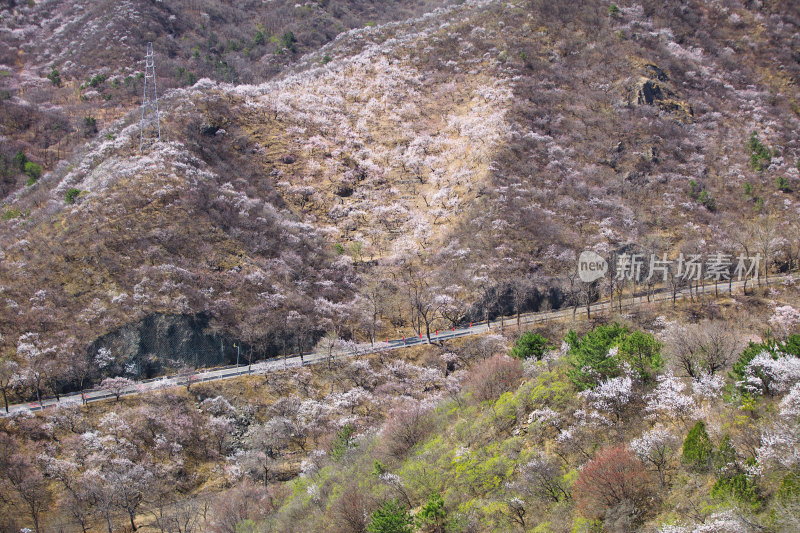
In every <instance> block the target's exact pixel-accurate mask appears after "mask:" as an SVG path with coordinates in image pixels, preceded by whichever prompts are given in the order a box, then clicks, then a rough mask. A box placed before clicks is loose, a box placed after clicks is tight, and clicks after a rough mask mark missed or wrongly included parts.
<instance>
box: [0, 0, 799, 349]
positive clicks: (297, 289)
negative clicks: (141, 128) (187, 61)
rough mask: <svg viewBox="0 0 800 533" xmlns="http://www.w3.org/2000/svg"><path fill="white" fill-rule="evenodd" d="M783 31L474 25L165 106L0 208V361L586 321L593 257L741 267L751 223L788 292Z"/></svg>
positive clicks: (343, 43)
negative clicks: (155, 329) (532, 318)
mask: <svg viewBox="0 0 800 533" xmlns="http://www.w3.org/2000/svg"><path fill="white" fill-rule="evenodd" d="M797 11H798V9H797V7H796V6H795V5H794V4H792V3H773V4H769V5H764V6H761V7H753V8H747V7H745V6H740V5H738V4H735V3H731V4H730V5H722V4H719V3H714V4H707V3H705V2H693V3H690V4H687V5H679V4H677V3H676V4H669V5H667V6H660V5H656V4H655V3H652V4H650V3H648V4H645V5H639V4H631V5H627V4H623V5H621V6H620V8H619V9H618V10H617V11H614V12H609V10H608V8H607V7H606V6H599V5H595V4H594V3H588V2H587V3H583V4H580V5H575V6H555V7H554V6H550V5H549V4H546V3H544V2H538V1H533V2H525V3H518V4H513V3H501V2H491V1H482V2H465V3H464V4H462V5H459V6H451V7H448V8H444V9H438V10H435V11H433V12H431V13H430V14H428V15H425V16H423V17H420V18H418V19H411V20H408V21H404V22H397V23H389V24H385V25H381V26H378V27H374V28H373V27H370V28H364V29H360V30H354V31H351V32H348V33H346V34H343V35H342V36H340V37H339V38H337V39H336V40H335V41H334V42H332V43H330V44H328V45H326V46H324V47H322V48H321V49H320V50H319V51H317V52H314V53H311V54H309V55H307V56H305V57H304V58H302V59H301V60H299V61H298V62H297V64H296V66H295V67H293V69H292V70H291V71H290V72H287V73H286V74H283V75H281V76H279V77H278V78H277V79H275V80H273V81H270V82H267V83H264V84H261V85H245V86H241V85H238V86H237V85H229V84H225V83H216V82H212V81H209V80H201V81H200V82H198V83H197V84H195V85H194V86H193V87H191V88H186V89H175V90H171V91H168V92H167V93H166V94H165V95H164V97H163V98H162V100H161V109H162V111H163V113H162V120H163V124H162V126H163V127H162V131H164V137H165V139H166V140H167V142H162V143H161V144H160V145H156V146H153V147H151V148H149V149H148V150H147V151H146V153H145V154H144V155H139V154H138V139H137V138H136V135H137V133H138V132H137V123H136V120H137V115H136V113H135V112H134V113H132V114H130V115H128V116H126V117H125V118H124V119H121V120H120V121H119V122H117V123H115V124H114V125H112V126H110V127H108V128H106V129H105V130H103V131H102V132H101V133H100V135H99V138H98V139H95V140H93V141H90V142H89V143H88V144H87V146H86V148H85V154H84V155H82V156H80V157H76V158H75V162H74V163H73V164H72V165H67V164H62V165H61V166H60V167H59V169H58V170H57V171H55V172H53V173H51V174H47V175H45V176H44V177H43V178H42V179H41V180H40V181H39V182H38V183H37V184H35V185H34V186H32V187H29V188H28V189H27V190H25V191H23V192H21V193H19V194H17V195H14V196H12V197H10V198H8V199H7V201H6V203H5V204H6V205H5V207H4V210H5V212H6V213H7V214H8V215H7V217H6V218H8V220H6V221H4V223H3V227H2V231H3V237H4V240H3V242H4V245H3V254H4V263H3V267H2V268H3V270H2V272H1V273H0V275H2V278H0V279H2V286H3V287H4V297H5V302H6V305H7V306H8V308H9V309H13V312H12V313H8V314H7V315H6V317H5V318H4V323H3V325H2V326H3V328H4V330H5V331H7V332H8V333H7V334H6V338H7V339H9V341H8V343H7V347H6V350H8V351H13V349H14V342H15V341H14V339H16V338H18V337H19V336H20V335H22V334H23V333H25V332H26V331H28V330H31V329H36V330H37V331H36V332H37V333H40V334H41V335H42V337H43V338H50V339H60V338H62V337H65V336H66V337H75V338H76V342H75V344H76V345H77V346H87V345H88V344H90V343H91V341H92V340H93V339H95V338H97V337H99V336H100V335H103V334H105V333H108V332H110V331H113V330H114V329H116V328H119V327H121V326H123V325H124V324H126V323H130V322H132V321H135V320H139V319H141V318H142V317H144V316H147V315H149V314H152V313H165V314H174V313H185V314H192V313H208V314H210V316H211V317H212V319H213V320H212V322H213V324H214V327H215V328H222V329H224V330H227V331H230V332H233V333H232V335H234V336H235V337H239V338H247V339H250V341H249V342H251V343H254V344H260V345H261V346H262V348H260V351H261V353H262V354H266V353H275V350H277V349H278V347H281V348H282V349H285V347H286V346H288V347H289V348H293V347H299V345H301V344H303V345H306V347H307V345H309V344H310V343H312V342H313V341H314V340H315V339H316V338H318V336H319V335H320V334H321V333H322V332H324V331H326V330H328V331H336V332H337V333H338V334H339V335H342V336H346V337H349V336H356V337H362V338H363V337H366V336H368V335H369V336H374V335H375V334H376V332H378V333H379V332H390V333H393V334H402V332H403V331H406V332H410V329H412V328H413V329H414V330H416V331H419V330H424V329H426V328H437V327H439V328H442V327H449V326H450V325H451V324H452V323H453V322H458V321H459V320H464V319H469V320H476V319H478V318H485V317H486V316H491V315H493V314H496V313H498V312H505V313H509V312H512V311H513V310H519V309H522V308H537V307H538V306H541V305H555V304H558V303H561V302H564V301H568V302H570V303H573V302H577V301H578V300H577V299H578V298H579V297H581V295H580V294H579V293H578V290H579V289H580V290H582V289H581V288H580V287H578V286H577V285H575V284H574V283H573V282H574V268H575V257H576V254H577V253H579V252H580V250H582V249H584V248H593V249H595V250H596V251H598V252H600V253H602V254H604V255H606V254H609V253H611V252H614V251H620V250H639V251H641V252H642V253H646V254H647V255H648V256H649V253H650V251H653V252H657V253H659V254H660V253H662V252H663V253H669V254H670V255H677V253H678V252H679V251H684V252H686V253H689V252H691V253H700V254H712V253H714V252H716V251H723V252H726V253H731V254H736V253H741V252H743V251H744V248H743V245H747V246H748V248H747V249H748V250H750V251H752V250H755V249H756V248H757V244H758V243H757V242H756V241H757V240H758V235H756V233H755V232H754V231H752V227H758V226H760V227H764V225H765V224H769V225H770V227H771V228H772V229H771V232H772V233H771V236H770V238H769V239H768V241H769V248H770V250H771V256H770V257H769V258H767V259H768V260H767V261H765V262H766V263H767V266H768V267H769V268H770V269H771V270H782V269H786V268H789V267H791V266H792V265H796V255H797V251H798V249H800V248H799V247H798V244H800V243H798V241H797V239H796V237H795V235H796V233H791V232H790V231H788V229H789V228H791V225H792V224H794V223H796V220H797V204H796V201H797V190H798V184H797V180H798V170H797V168H796V161H797V156H798V154H800V152H799V150H800V147H798V144H797V143H798V137H797V135H798V134H797V131H798V128H797V126H798V117H797V113H796V112H795V109H797V108H796V106H794V104H795V99H796V91H795V90H794V83H795V82H796V78H797V76H798V64H797V62H796V61H795V60H794V58H793V57H792V55H791V53H790V52H789V51H787V50H786V49H785V47H783V46H782V44H781V43H782V41H781V40H780V38H779V36H781V35H793V33H792V32H791V29H792V28H795V27H797V24H798V20H800V19H798V14H797ZM701 28H714V29H713V31H711V32H709V31H705V30H701ZM793 106H794V107H793ZM753 132H755V138H756V139H757V141H758V143H759V145H761V146H762V147H764V150H762V151H761V153H762V158H761V159H758V158H757V159H756V161H755V162H753V161H751V155H752V153H754V152H753V150H754V148H753V146H756V145H754V144H753V141H752V139H753V137H752V134H753ZM764 151H766V156H764ZM778 178H784V179H785V180H786V184H787V186H786V187H777V186H776V185H775V183H776V180H778ZM73 188H74V189H77V190H80V191H82V192H81V193H80V195H79V196H78V197H77V202H76V203H75V204H74V205H68V204H65V201H64V198H65V195H66V193H67V192H68V191H69V190H70V189H73ZM746 223H752V227H749V226H747V224H746ZM780 233H783V234H784V235H785V236H786V238H785V239H783V240H778V239H777V237H778V235H779V234H780ZM762 236H763V235H762ZM762 240H763V239H762ZM337 254H338V255H337ZM18 272H25V273H26V276H25V278H23V280H22V281H19V280H18V279H17V278H18V277H19V276H18V275H17V273H18ZM604 290H605V289H604ZM40 291H45V292H44V293H41V292H40ZM37 294H39V295H40V296H38V297H37V296H36V295H37ZM219 295H222V297H220V296H219ZM43 306H44V309H45V311H43V310H42V308H43ZM93 309H94V310H93ZM97 309H102V311H97ZM291 311H294V313H295V314H296V316H297V317H299V318H297V319H296V320H294V321H289V320H287V319H286V317H287V316H290V312H291ZM59 313H63V314H59ZM51 314H52V315H53V316H54V317H55V319H54V320H53V321H47V320H42V319H39V318H36V317H39V316H42V315H51ZM295 314H292V315H291V316H295ZM100 315H102V316H103V317H104V318H103V319H102V320H81V324H80V327H78V328H74V327H73V326H72V325H70V326H69V327H67V326H65V325H64V324H67V323H68V321H66V319H65V317H68V316H75V317H81V316H86V317H90V316H100ZM290 322H292V323H290ZM264 323H268V324H269V325H270V327H263V326H259V324H261V325H263V324H264ZM299 339H304V340H302V341H301V340H299ZM268 347H271V348H268Z"/></svg>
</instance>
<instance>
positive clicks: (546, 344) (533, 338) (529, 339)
mask: <svg viewBox="0 0 800 533" xmlns="http://www.w3.org/2000/svg"><path fill="white" fill-rule="evenodd" d="M551 348H552V345H551V344H550V341H548V340H547V338H545V337H544V336H542V335H540V334H538V333H533V332H531V331H528V332H526V333H524V334H523V335H522V336H520V338H519V339H517V342H516V343H515V344H514V347H513V348H511V357H514V358H515V359H529V358H531V357H533V358H535V359H536V360H537V361H538V360H539V359H541V358H542V357H543V356H544V354H545V352H547V350H549V349H551Z"/></svg>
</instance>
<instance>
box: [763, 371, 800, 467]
mask: <svg viewBox="0 0 800 533" xmlns="http://www.w3.org/2000/svg"><path fill="white" fill-rule="evenodd" d="M756 458H757V459H758V463H759V464H761V465H770V464H778V465H781V466H783V467H785V468H793V467H794V466H795V465H800V383H795V384H794V386H793V387H792V388H791V390H790V391H789V393H788V394H787V395H786V396H784V398H783V400H781V403H780V404H779V411H778V420H777V421H776V422H775V423H773V424H772V425H771V426H770V427H769V428H768V429H766V430H765V431H764V432H763V433H762V434H761V444H760V446H759V447H758V449H757V450H756Z"/></svg>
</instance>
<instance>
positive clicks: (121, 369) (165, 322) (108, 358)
mask: <svg viewBox="0 0 800 533" xmlns="http://www.w3.org/2000/svg"><path fill="white" fill-rule="evenodd" d="M208 322H209V320H208V317H207V316H205V315H202V314H200V315H163V314H151V315H148V316H146V317H145V318H143V319H142V320H139V321H138V322H132V323H129V324H126V325H124V326H122V327H121V328H119V329H117V330H114V331H111V332H109V333H107V334H105V335H103V336H102V337H100V338H98V339H97V340H96V341H95V342H93V343H92V344H91V345H90V346H89V348H88V350H87V352H88V353H87V356H88V357H89V358H91V359H92V360H94V362H95V363H96V364H97V368H98V370H99V372H100V373H101V374H102V375H125V376H129V377H133V378H150V377H153V376H158V375H160V374H164V373H169V372H174V371H175V370H176V369H178V368H181V367H184V366H190V367H195V368H196V367H207V366H218V365H224V364H231V363H235V362H236V348H234V346H233V344H234V342H237V341H236V340H235V339H232V338H229V337H227V336H226V335H224V334H219V333H215V332H210V331H209V330H208ZM241 348H242V349H243V350H242V353H243V354H244V353H247V352H246V351H245V349H246V347H244V346H242V347H241Z"/></svg>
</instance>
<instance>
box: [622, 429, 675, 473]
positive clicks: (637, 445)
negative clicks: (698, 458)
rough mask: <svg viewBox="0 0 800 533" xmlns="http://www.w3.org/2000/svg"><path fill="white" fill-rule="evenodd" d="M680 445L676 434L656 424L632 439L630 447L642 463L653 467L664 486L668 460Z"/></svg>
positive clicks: (669, 460)
mask: <svg viewBox="0 0 800 533" xmlns="http://www.w3.org/2000/svg"><path fill="white" fill-rule="evenodd" d="M680 445H681V441H680V439H679V438H678V437H677V436H676V435H674V434H673V433H671V432H670V431H669V430H668V429H666V428H664V427H662V426H656V427H654V428H653V429H651V430H649V431H646V432H645V433H644V434H643V435H642V436H641V437H639V438H638V439H634V440H632V441H631V443H630V448H631V450H632V451H633V452H634V453H635V454H636V455H637V456H638V457H639V459H641V460H642V462H643V463H645V464H646V465H649V466H651V467H652V468H654V469H655V471H656V472H657V473H658V479H659V481H661V485H662V486H666V485H667V472H668V470H669V465H670V462H671V460H672V457H673V456H674V455H675V451H676V450H677V449H678V448H679V447H680Z"/></svg>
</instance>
